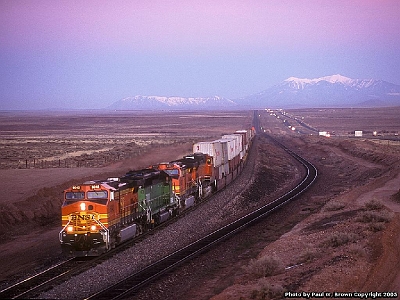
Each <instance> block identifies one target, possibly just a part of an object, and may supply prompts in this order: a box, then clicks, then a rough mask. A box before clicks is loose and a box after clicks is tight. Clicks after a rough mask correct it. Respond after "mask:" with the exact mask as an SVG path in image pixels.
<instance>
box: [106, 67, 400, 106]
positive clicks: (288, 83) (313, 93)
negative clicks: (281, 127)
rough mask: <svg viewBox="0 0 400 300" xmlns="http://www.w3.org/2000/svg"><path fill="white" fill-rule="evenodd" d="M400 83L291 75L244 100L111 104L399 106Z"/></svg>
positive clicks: (138, 99) (143, 99) (139, 99)
mask: <svg viewBox="0 0 400 300" xmlns="http://www.w3.org/2000/svg"><path fill="white" fill-rule="evenodd" d="M399 105H400V86H399V85H395V84H392V83H389V82H386V81H383V80H375V79H351V78H348V77H345V76H342V75H339V74H337V75H332V76H325V77H321V78H314V79H307V78H296V77H290V78H288V79H286V80H284V81H282V82H281V83H279V84H277V85H275V86H273V87H270V88H268V89H266V90H264V91H262V92H260V93H257V94H254V95H250V96H247V97H244V98H240V99H234V100H230V99H227V98H223V97H218V96H214V97H208V98H202V97H198V98H184V97H161V96H134V97H127V98H124V99H122V100H119V101H117V102H115V103H114V104H112V105H111V106H109V107H108V108H109V109H113V110H231V109H253V108H265V107H270V108H302V107H307V108H313V107H379V106H381V107H382V106H399Z"/></svg>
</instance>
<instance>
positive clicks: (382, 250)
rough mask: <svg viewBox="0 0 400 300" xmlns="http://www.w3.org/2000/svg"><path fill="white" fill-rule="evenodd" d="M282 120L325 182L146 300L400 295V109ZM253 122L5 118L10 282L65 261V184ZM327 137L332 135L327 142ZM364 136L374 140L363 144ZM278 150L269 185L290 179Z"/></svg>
mask: <svg viewBox="0 0 400 300" xmlns="http://www.w3.org/2000/svg"><path fill="white" fill-rule="evenodd" d="M274 113H275V115H273V114H272V112H270V111H259V114H260V118H261V123H262V125H263V129H264V130H265V132H266V133H268V134H270V135H273V136H274V137H275V138H277V139H278V140H280V141H281V142H282V143H284V144H285V145H287V147H289V148H291V149H292V150H294V151H296V152H297V153H298V154H300V155H302V156H303V157H304V158H306V159H308V160H309V161H310V162H312V163H313V164H314V165H315V166H316V167H317V168H318V172H319V177H318V180H317V181H316V183H315V184H314V185H313V186H312V187H311V188H310V189H309V190H308V191H307V192H306V194H304V195H303V196H302V197H301V198H300V199H298V200H296V201H294V202H293V203H291V204H289V205H287V206H285V207H284V208H283V209H281V210H279V211H278V212H277V213H276V214H274V215H272V216H271V217H270V218H268V219H267V220H264V221H262V222H260V223H258V224H257V225H254V226H252V227H251V228H248V229H247V230H245V231H243V232H242V233H240V234H239V235H237V236H235V237H233V238H231V239H229V240H228V241H226V242H224V243H222V244H221V245H219V246H218V247H216V248H215V249H213V250H210V251H208V252H207V253H205V254H204V255H202V256H200V257H198V258H196V259H195V260H193V261H192V262H191V263H189V264H188V265H185V266H183V267H181V268H179V269H178V270H176V271H175V272H173V273H172V274H170V275H168V276H166V278H164V279H163V280H160V281H158V282H155V283H154V284H152V285H151V286H150V287H149V288H148V289H147V291H144V292H143V293H142V294H140V295H138V298H139V299H157V295H158V297H159V298H158V299H177V297H178V298H180V299H209V298H213V299H279V298H282V297H283V296H284V293H285V292H286V293H287V292H291V293H297V292H303V291H304V292H315V293H316V292H332V293H333V292H356V291H359V292H371V291H372V292H374V291H376V292H400V273H399V272H398V270H400V268H399V267H400V259H399V257H400V255H399V254H400V253H399V251H400V250H399V249H400V247H399V246H400V234H399V226H400V214H399V212H400V191H399V189H400V174H399V170H400V165H399V159H400V141H399V139H398V132H399V131H400V118H398V116H399V115H400V108H399V107H397V108H386V109H324V110H317V109H312V110H311V109H310V110H306V109H303V110H288V111H274ZM278 116H279V118H277V117H278ZM251 117H252V112H226V113H217V112H215V113H211V112H207V113H202V114H200V113H197V114H191V113H168V114H148V115H143V114H141V115H137V114H131V113H115V114H112V115H106V114H104V115H101V114H100V115H99V114H90V113H84V114H75V115H74V114H67V113H65V114H58V115H55V114H47V115H44V116H43V115H37V114H32V113H25V114H22V113H19V114H17V115H14V114H10V113H2V114H0V120H1V122H0V132H1V144H0V149H1V158H0V176H1V178H2V183H3V184H2V185H1V187H0V189H2V191H1V195H2V196H1V201H0V209H1V214H2V218H1V220H0V234H1V237H2V242H1V244H0V260H1V261H2V264H1V267H0V268H1V272H0V280H1V281H2V285H3V286H5V285H7V284H9V283H10V282H12V281H15V280H17V279H19V278H24V277H25V276H28V275H29V274H33V273H35V272H37V271H39V270H41V269H42V268H45V267H46V266H48V265H50V264H52V263H54V262H57V261H58V260H59V259H60V251H59V247H58V246H59V245H58V232H59V230H60V227H59V220H60V205H61V202H62V194H61V193H62V190H63V189H64V188H66V187H67V186H69V185H71V184H74V183H76V182H80V181H82V180H86V179H93V178H104V177H108V176H110V175H121V174H123V173H124V172H126V171H127V170H129V169H130V168H140V167H145V166H148V165H151V164H154V163H157V162H159V161H165V160H172V159H176V158H179V157H180V156H182V155H183V154H187V153H188V152H190V149H191V145H192V143H193V142H195V141H199V140H209V139H211V138H217V137H219V136H220V135H221V134H225V133H230V132H232V131H234V130H237V129H240V128H246V127H248V126H249V125H250V124H251ZM284 120H286V122H284ZM299 120H300V122H299ZM288 124H291V125H290V126H291V127H289V126H288ZM301 124H306V126H303V125H301ZM293 127H295V129H294V130H293ZM312 129H313V130H312ZM315 130H317V131H315ZM318 130H321V131H329V132H331V133H333V134H332V135H331V137H330V138H327V137H323V136H319V135H318ZM356 130H357V131H359V130H362V131H363V136H362V137H354V131H356ZM374 132H376V134H374ZM274 153H280V152H279V151H278V150H277V149H276V145H274V144H273V143H272V142H271V141H269V140H268V139H267V138H264V137H262V138H260V142H259V143H258V146H257V163H256V165H257V166H256V170H257V174H264V175H263V176H267V179H266V182H274V185H271V186H269V187H267V188H269V189H271V187H273V188H276V189H278V188H279V189H285V188H286V186H282V185H281V186H280V185H279V182H276V181H271V179H268V178H270V177H272V178H274V174H278V172H279V174H281V175H282V170H285V172H290V169H289V168H287V169H283V168H282V164H284V163H285V159H287V158H284V157H283V155H281V154H279V155H278V154H275V155H274ZM266 170H267V172H265V171H266ZM261 171H264V173H262V172H261ZM265 173H266V174H267V175H266V174H265ZM260 176H261V175H260ZM268 176H270V177H268ZM287 176H288V177H290V174H287ZM268 180H270V181H268ZM281 182H287V183H286V184H287V185H288V187H289V185H290V184H289V182H290V181H285V180H282V181H281ZM272 194H273V193H272V192H270V193H267V195H266V196H268V195H272ZM250 195H251V194H250ZM182 278H185V280H182ZM199 283H201V284H199ZM171 286H173V289H171V288H170V287H171ZM149 291H150V292H149ZM392 295H393V294H392ZM387 296H388V297H389V296H390V295H389V294H388V295H387ZM293 297H294V298H296V297H295V296H293ZM336 298H339V296H338V297H336Z"/></svg>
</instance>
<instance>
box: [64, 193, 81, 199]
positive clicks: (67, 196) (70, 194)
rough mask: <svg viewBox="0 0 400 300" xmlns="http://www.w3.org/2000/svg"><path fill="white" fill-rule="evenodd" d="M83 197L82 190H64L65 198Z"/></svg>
mask: <svg viewBox="0 0 400 300" xmlns="http://www.w3.org/2000/svg"><path fill="white" fill-rule="evenodd" d="M84 198H85V193H84V192H66V193H65V199H66V200H81V199H84Z"/></svg>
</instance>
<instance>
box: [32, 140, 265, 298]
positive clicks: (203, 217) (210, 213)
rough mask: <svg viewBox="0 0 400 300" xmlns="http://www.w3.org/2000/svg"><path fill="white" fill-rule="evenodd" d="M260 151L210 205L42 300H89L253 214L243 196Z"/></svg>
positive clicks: (46, 293)
mask: <svg viewBox="0 0 400 300" xmlns="http://www.w3.org/2000/svg"><path fill="white" fill-rule="evenodd" d="M257 148H258V147H257V141H255V143H254V147H252V151H251V153H250V155H249V157H248V161H247V165H246V167H245V168H244V169H243V171H242V173H241V175H240V176H238V178H236V180H235V181H234V184H230V185H229V186H228V187H227V188H225V189H223V190H222V191H220V192H218V193H217V194H215V195H213V196H212V198H211V199H210V200H209V201H207V202H205V203H202V204H200V205H199V206H198V207H197V208H196V209H195V210H193V211H190V212H189V213H187V214H186V215H185V216H183V217H182V218H179V219H178V220H177V221H176V222H173V223H172V224H170V225H168V226H166V227H164V228H163V229H161V230H155V232H154V234H153V235H150V236H148V237H147V238H145V239H144V240H142V241H141V242H140V243H137V244H135V245H134V246H133V247H131V248H129V249H128V250H126V251H124V252H122V253H119V254H117V255H115V256H113V257H112V258H110V259H108V260H107V261H105V262H103V263H101V264H100V265H97V266H96V267H94V268H92V269H90V270H88V271H86V272H84V273H82V274H80V275H78V276H75V277H73V278H71V279H70V280H68V281H67V282H65V283H63V284H61V285H59V286H57V287H54V288H53V289H52V290H50V291H47V292H45V293H42V294H41V295H39V298H41V299H65V298H67V299H83V298H86V297H88V296H90V295H92V294H94V293H96V292H99V291H101V290H103V289H105V288H107V287H108V286H110V285H112V284H114V283H117V282H118V281H120V280H122V279H124V278H125V277H127V276H129V275H131V274H133V273H136V272H137V271H139V270H141V269H143V268H144V267H146V266H148V265H149V264H151V263H153V262H155V261H157V260H159V259H161V258H163V257H165V256H167V255H168V254H171V253H172V252H174V251H176V250H178V249H180V248H182V247H184V246H186V245H188V244H190V243H192V242H194V241H196V240H197V239H200V238H202V237H204V236H205V235H207V234H209V233H211V232H212V231H214V230H217V229H219V228H220V227H222V226H223V225H226V224H228V223H229V222H232V221H234V220H236V219H237V218H238V217H240V216H243V215H244V214H245V213H247V212H249V211H251V210H253V209H254V207H249V206H248V205H246V208H247V209H246V212H244V211H243V205H241V201H243V197H242V196H241V193H242V192H243V191H244V190H246V188H247V187H248V186H249V185H251V183H252V182H253V180H254V177H255V175H256V169H257V168H256V166H257V158H258V155H257ZM258 205H259V204H258Z"/></svg>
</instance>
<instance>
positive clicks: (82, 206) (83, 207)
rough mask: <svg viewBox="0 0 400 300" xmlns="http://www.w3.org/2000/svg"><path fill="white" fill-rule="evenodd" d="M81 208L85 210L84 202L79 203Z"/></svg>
mask: <svg viewBox="0 0 400 300" xmlns="http://www.w3.org/2000/svg"><path fill="white" fill-rule="evenodd" d="M80 207H81V210H86V203H84V202H82V203H81V204H80Z"/></svg>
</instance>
